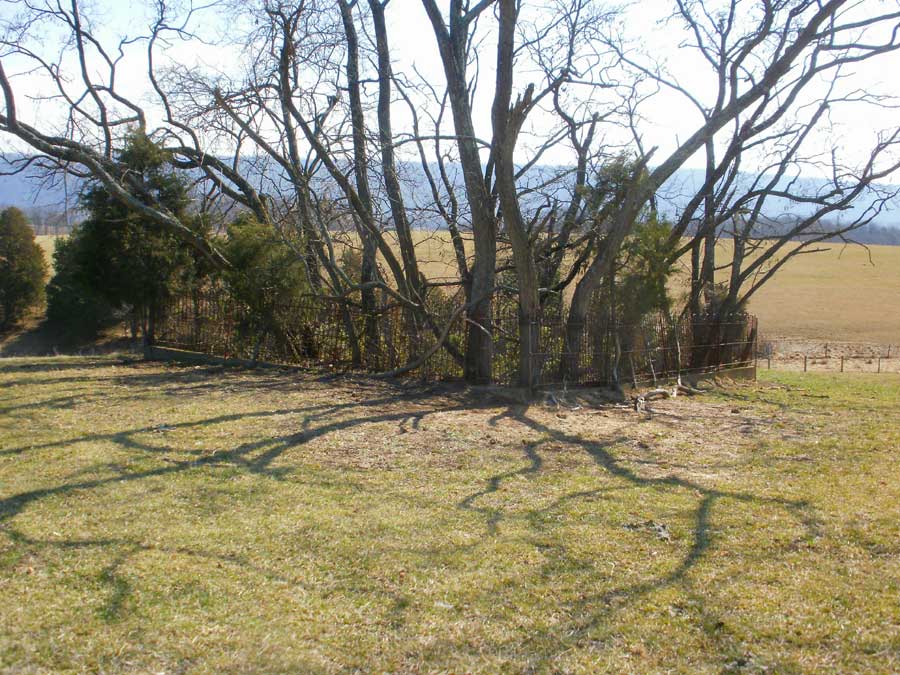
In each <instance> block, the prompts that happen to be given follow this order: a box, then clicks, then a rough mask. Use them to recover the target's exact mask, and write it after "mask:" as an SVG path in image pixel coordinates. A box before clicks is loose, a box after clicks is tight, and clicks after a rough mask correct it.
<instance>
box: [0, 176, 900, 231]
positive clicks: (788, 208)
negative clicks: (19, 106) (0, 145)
mask: <svg viewBox="0 0 900 675" xmlns="http://www.w3.org/2000/svg"><path fill="white" fill-rule="evenodd" d="M450 169H451V171H450V172H451V174H453V175H452V176H451V178H452V180H454V182H460V183H461V177H460V175H459V174H460V172H459V168H458V167H456V166H451V167H450ZM558 169H559V167H536V168H534V169H532V170H531V172H532V173H533V174H534V176H533V177H536V178H538V179H539V178H540V176H541V175H545V174H547V173H550V172H553V171H556V170H558ZM400 170H401V173H402V174H403V175H404V177H405V180H404V183H403V184H404V188H403V190H404V193H405V195H404V196H405V198H406V199H408V200H409V202H410V204H417V205H419V206H422V205H425V204H428V203H429V202H430V201H431V191H430V188H429V187H428V184H427V181H426V177H425V174H424V172H423V171H422V168H421V166H419V165H418V164H416V163H403V164H402V165H401V167H400ZM246 173H247V175H248V176H251V177H252V176H254V175H256V176H257V177H258V178H259V180H256V181H254V182H258V183H260V182H263V181H262V180H261V178H262V176H263V174H265V179H266V180H265V182H267V183H268V184H269V185H272V183H273V180H272V179H273V176H272V175H270V173H269V172H268V171H263V172H260V170H259V169H256V168H253V165H252V163H251V161H250V160H248V170H247V172H246ZM703 177H704V172H703V170H702V169H681V170H679V171H677V172H676V173H675V174H674V175H673V176H672V178H670V179H669V180H668V181H667V182H666V183H665V184H664V185H663V187H662V188H661V189H660V190H659V192H658V206H659V209H660V212H661V213H662V215H663V216H665V217H666V218H669V219H674V218H676V217H677V216H678V215H679V214H680V213H681V212H682V211H683V209H684V208H685V207H686V206H687V204H688V201H689V200H690V197H691V195H692V194H694V193H695V192H696V191H697V189H698V188H699V187H700V186H701V185H702V182H703ZM527 178H528V176H526V179H527ZM251 179H252V178H251ZM322 180H323V184H325V183H326V182H327V180H328V179H327V178H323V179H322ZM746 180H750V177H749V176H748V177H747V179H746ZM275 182H276V183H277V182H279V179H278V178H277V177H275ZM799 183H800V185H801V187H802V188H803V189H804V190H805V191H810V192H812V191H818V190H827V189H828V186H829V183H828V182H827V181H824V180H817V179H812V178H800V179H799ZM79 187H80V181H79V179H77V178H74V177H71V176H70V177H69V178H68V181H67V184H66V185H64V184H63V181H62V180H56V181H53V182H52V183H48V182H47V181H46V180H44V179H42V178H41V177H40V176H38V175H35V173H34V172H33V171H32V172H29V171H26V172H22V173H19V174H14V175H0V206H18V207H20V208H22V209H24V210H27V211H30V212H32V213H35V212H40V213H45V214H59V213H61V212H63V211H64V210H65V203H66V193H67V192H68V198H69V200H68V201H69V206H70V209H74V208H75V207H76V205H77V194H78V190H79ZM880 187H884V188H888V189H897V190H900V186H895V185H884V186H880ZM458 189H459V191H460V192H462V190H463V188H462V185H460V186H459V187H458ZM873 199H874V196H873V195H872V194H871V193H870V194H869V196H868V198H866V197H861V198H860V199H859V200H858V201H857V203H856V204H855V205H854V206H853V207H852V208H850V209H848V210H846V211H842V212H838V213H835V214H834V215H833V218H832V220H834V219H837V218H839V219H840V220H841V221H842V222H850V221H851V220H852V219H855V218H857V217H859V216H860V215H861V214H862V213H863V211H864V209H866V208H867V207H868V206H869V205H871V204H872V202H873ZM809 212H810V211H807V213H806V214H804V213H803V211H802V210H801V209H798V208H797V207H796V206H795V205H792V204H791V203H790V202H789V201H788V200H786V199H783V198H778V197H770V198H769V199H768V200H767V202H766V209H765V210H764V213H765V216H766V218H767V219H768V220H772V221H774V220H777V219H779V217H784V216H788V217H790V216H804V215H808V213H809ZM423 217H425V218H426V219H427V215H426V216H423ZM435 217H436V216H435ZM873 224H874V225H877V226H879V228H887V229H892V228H896V229H897V230H898V231H900V201H898V200H895V201H893V202H891V203H889V205H888V207H887V208H886V209H885V210H884V211H883V212H882V213H881V214H879V215H878V216H877V217H876V218H875V219H874V220H873ZM421 226H428V227H435V226H440V223H439V222H437V221H436V220H435V221H434V222H422V223H421Z"/></svg>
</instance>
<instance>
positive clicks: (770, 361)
mask: <svg viewBox="0 0 900 675" xmlns="http://www.w3.org/2000/svg"><path fill="white" fill-rule="evenodd" d="M766 361H768V362H769V370H772V357H771V356H770V357H768V358H767V359H766Z"/></svg>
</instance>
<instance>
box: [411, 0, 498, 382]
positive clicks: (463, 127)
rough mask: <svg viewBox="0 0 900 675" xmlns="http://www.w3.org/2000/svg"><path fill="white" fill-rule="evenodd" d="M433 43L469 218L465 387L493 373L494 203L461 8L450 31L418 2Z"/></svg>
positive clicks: (454, 11) (431, 7)
mask: <svg viewBox="0 0 900 675" xmlns="http://www.w3.org/2000/svg"><path fill="white" fill-rule="evenodd" d="M422 2H423V4H424V5H425V10H426V12H427V13H428V18H429V20H430V21H431V24H432V27H433V29H434V34H435V37H436V38H437V42H438V48H439V51H440V55H441V63H442V64H443V67H444V76H445V77H446V79H447V92H448V96H449V99H450V111H451V113H452V114H453V123H454V127H455V129H456V144H457V148H458V149H459V161H460V164H461V165H462V171H463V182H464V184H465V186H466V196H467V198H468V201H469V208H470V211H471V217H472V232H473V238H474V244H475V260H474V262H473V264H472V276H471V286H470V288H469V292H468V297H469V303H470V304H469V310H468V313H467V316H466V320H467V322H468V324H469V330H468V334H467V337H466V362H465V367H464V371H465V377H466V379H467V380H468V381H470V382H489V381H490V380H491V377H492V370H493V335H492V333H493V327H492V325H491V321H492V319H491V307H492V296H493V291H494V283H495V282H494V278H495V270H496V264H497V223H496V219H495V218H494V209H493V200H492V199H491V196H490V193H489V191H488V188H487V185H486V184H485V176H484V171H483V168H482V165H481V157H480V155H479V153H478V143H477V141H476V139H475V126H474V124H473V123H472V109H471V106H470V104H469V90H468V82H467V80H466V47H467V42H468V31H469V25H470V23H471V20H472V19H471V18H470V17H468V16H466V15H463V10H462V3H460V2H453V3H451V6H450V17H449V19H450V20H449V26H448V25H447V24H445V23H444V19H443V17H442V16H441V12H440V10H439V9H438V7H437V4H436V2H435V0H422Z"/></svg>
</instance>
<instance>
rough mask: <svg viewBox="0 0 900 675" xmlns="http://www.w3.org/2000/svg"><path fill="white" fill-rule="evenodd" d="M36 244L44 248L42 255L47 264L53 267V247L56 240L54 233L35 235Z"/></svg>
mask: <svg viewBox="0 0 900 675" xmlns="http://www.w3.org/2000/svg"><path fill="white" fill-rule="evenodd" d="M35 239H36V240H37V243H38V245H39V246H40V247H41V248H42V249H44V255H45V256H46V257H47V264H48V265H50V267H51V269H52V267H53V247H54V245H55V242H56V235H53V234H40V235H38V236H36V237H35Z"/></svg>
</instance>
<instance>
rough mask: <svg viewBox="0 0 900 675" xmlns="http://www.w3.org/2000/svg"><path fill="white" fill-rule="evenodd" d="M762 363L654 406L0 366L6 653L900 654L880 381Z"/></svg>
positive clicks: (97, 666)
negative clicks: (703, 390) (531, 402)
mask: <svg viewBox="0 0 900 675" xmlns="http://www.w3.org/2000/svg"><path fill="white" fill-rule="evenodd" d="M764 376H765V377H767V378H771V379H770V381H767V382H763V383H761V384H758V385H757V384H753V385H729V386H728V387H726V388H723V389H722V390H720V391H718V392H717V393H714V394H710V395H705V396H702V397H696V398H678V399H675V400H669V401H664V402H659V403H656V404H655V411H656V412H654V413H652V414H651V415H649V416H647V415H639V414H637V413H634V412H632V411H629V410H625V409H616V408H602V409H601V408H592V407H590V406H588V405H583V406H582V407H581V408H579V409H573V408H574V406H571V407H569V406H565V405H562V406H545V405H536V406H528V407H527V406H524V405H518V404H514V405H509V404H504V403H502V402H499V401H485V400H483V399H481V400H477V399H473V398H472V397H470V396H469V395H468V394H467V393H466V392H463V391H454V390H449V389H441V388H433V387H419V386H405V387H404V386H399V385H391V384H374V383H372V382H371V381H368V380H358V381H352V380H349V379H340V378H326V379H316V378H314V377H312V376H300V375H296V374H283V373H279V372H271V371H270V372H256V373H254V372H247V371H239V370H223V369H221V368H215V367H195V368H188V367H176V366H165V365H160V364H146V363H135V362H130V361H129V360H127V359H116V358H113V357H96V358H89V357H79V358H74V357H73V358H52V359H36V358H31V359H9V360H3V361H0V670H5V671H8V672H66V671H72V672H79V671H89V672H115V673H150V672H153V673H158V672H164V673H205V672H223V671H227V672H266V673H269V672H511V673H520V672H582V673H596V672H611V673H619V672H640V673H653V672H660V673H661V672H700V673H722V672H734V673H761V672H780V673H803V672H808V673H813V672H816V673H820V672H835V673H837V672H870V673H885V672H892V671H895V670H897V669H898V668H900V603H898V597H900V543H898V542H900V480H898V478H900V475H898V474H900V469H898V468H897V463H896V450H897V448H898V447H900V410H898V401H900V378H898V377H897V376H893V375H881V376H865V375H859V374H844V375H837V376H828V375H820V374H810V375H806V376H803V375H797V374H791V373H773V374H771V375H767V374H764ZM582 400H583V401H584V399H582Z"/></svg>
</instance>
